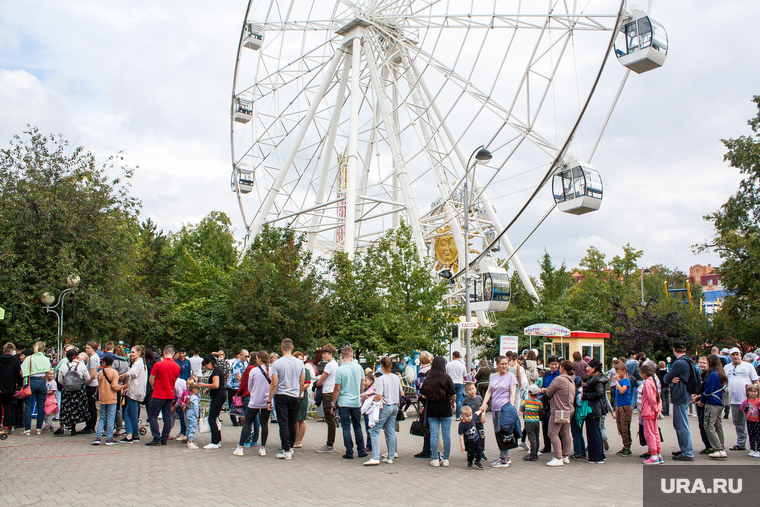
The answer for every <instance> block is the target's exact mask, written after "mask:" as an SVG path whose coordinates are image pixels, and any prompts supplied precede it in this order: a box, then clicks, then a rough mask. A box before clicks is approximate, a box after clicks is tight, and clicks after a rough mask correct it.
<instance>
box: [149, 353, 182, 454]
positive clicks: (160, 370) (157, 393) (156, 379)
mask: <svg viewBox="0 0 760 507" xmlns="http://www.w3.org/2000/svg"><path fill="white" fill-rule="evenodd" d="M172 356H174V347H173V346H171V345H167V346H166V347H164V356H163V360H162V361H159V362H157V363H156V364H155V366H153V370H151V372H150V377H149V378H148V382H149V383H150V385H151V386H153V399H151V401H150V412H149V414H148V422H149V423H150V432H151V434H152V435H153V440H152V441H151V442H148V443H146V444H145V445H166V441H167V440H169V432H170V431H171V429H172V419H171V417H172V416H171V408H172V403H173V402H174V383H175V382H176V381H177V379H178V378H179V365H178V364H177V363H176V362H175V361H174V359H173V358H172ZM159 412H160V413H161V414H162V417H163V419H164V429H163V431H162V432H161V433H160V434H159V433H158V414H159Z"/></svg>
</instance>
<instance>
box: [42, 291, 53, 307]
mask: <svg viewBox="0 0 760 507" xmlns="http://www.w3.org/2000/svg"><path fill="white" fill-rule="evenodd" d="M54 301H55V297H54V296H53V295H52V294H51V293H49V292H43V293H42V297H41V298H40V302H41V303H42V304H43V305H45V306H50V305H52V304H53V302H54Z"/></svg>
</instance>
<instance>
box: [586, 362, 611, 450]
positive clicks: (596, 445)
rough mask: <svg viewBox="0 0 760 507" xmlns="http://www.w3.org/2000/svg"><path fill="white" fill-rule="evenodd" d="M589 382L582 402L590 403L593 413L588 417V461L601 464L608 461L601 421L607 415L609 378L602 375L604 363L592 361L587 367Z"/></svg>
mask: <svg viewBox="0 0 760 507" xmlns="http://www.w3.org/2000/svg"><path fill="white" fill-rule="evenodd" d="M586 373H587V374H588V377H589V378H588V380H587V381H586V385H585V386H583V394H582V395H581V399H582V400H586V401H588V404H589V407H590V408H591V413H590V414H589V415H588V416H586V456H587V457H588V459H587V460H586V461H587V462H589V463H595V464H601V463H604V461H605V460H606V459H607V457H606V456H605V455H604V441H603V440H602V430H601V427H600V424H601V419H602V418H603V417H604V416H605V415H607V409H608V407H607V402H606V401H605V400H606V397H607V382H608V380H609V379H608V378H607V377H606V376H605V375H604V373H602V363H601V361H599V360H598V359H592V360H591V361H589V362H588V365H587V366H586Z"/></svg>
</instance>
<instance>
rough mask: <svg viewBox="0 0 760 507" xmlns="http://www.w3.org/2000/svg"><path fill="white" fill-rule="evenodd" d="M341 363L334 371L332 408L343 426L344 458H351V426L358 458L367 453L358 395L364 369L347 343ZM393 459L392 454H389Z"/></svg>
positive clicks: (352, 443) (352, 446) (352, 454)
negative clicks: (355, 359)
mask: <svg viewBox="0 0 760 507" xmlns="http://www.w3.org/2000/svg"><path fill="white" fill-rule="evenodd" d="M340 355H341V357H342V358H343V364H342V365H341V366H340V367H339V368H338V370H337V371H336V372H335V388H334V390H333V410H335V409H339V414H340V425H341V426H342V427H343V444H344V445H345V446H346V454H344V455H343V458H345V459H353V457H354V442H353V440H351V427H352V426H353V428H354V435H355V436H356V451H357V453H358V455H359V457H360V458H363V457H364V456H366V455H367V453H366V452H365V450H364V434H363V433H362V422H361V421H362V414H361V403H360V397H361V396H360V395H361V390H362V380H364V369H363V368H362V367H361V366H359V363H357V362H356V361H354V350H353V349H352V348H351V347H349V346H348V345H347V346H345V347H343V350H342V351H341V354H340ZM389 459H391V460H392V459H393V456H389Z"/></svg>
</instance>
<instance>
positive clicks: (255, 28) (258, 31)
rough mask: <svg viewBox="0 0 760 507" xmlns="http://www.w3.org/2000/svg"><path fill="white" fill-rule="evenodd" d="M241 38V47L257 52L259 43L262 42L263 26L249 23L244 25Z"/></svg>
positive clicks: (259, 46)
mask: <svg viewBox="0 0 760 507" xmlns="http://www.w3.org/2000/svg"><path fill="white" fill-rule="evenodd" d="M243 37H244V38H243V46H245V47H247V48H248V49H253V50H254V51H258V50H259V48H261V43H262V42H264V25H262V24H259V23H254V22H253V21H249V22H248V23H246V24H245V35H244V36H243Z"/></svg>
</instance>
